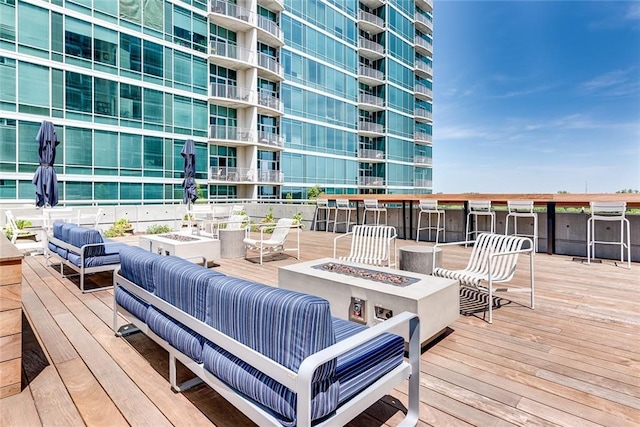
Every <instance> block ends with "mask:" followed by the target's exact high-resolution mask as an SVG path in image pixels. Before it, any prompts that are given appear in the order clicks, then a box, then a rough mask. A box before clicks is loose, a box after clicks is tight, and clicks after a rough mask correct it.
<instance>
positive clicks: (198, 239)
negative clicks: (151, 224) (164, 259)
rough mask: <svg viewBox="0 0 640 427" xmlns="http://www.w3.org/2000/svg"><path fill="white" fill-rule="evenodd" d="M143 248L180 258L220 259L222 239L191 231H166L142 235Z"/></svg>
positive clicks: (195, 260) (141, 244) (197, 259)
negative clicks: (199, 234) (190, 232)
mask: <svg viewBox="0 0 640 427" xmlns="http://www.w3.org/2000/svg"><path fill="white" fill-rule="evenodd" d="M173 236H178V237H177V238H175V239H174V238H171V237H173ZM138 242H139V243H138V244H139V246H140V247H141V248H143V249H146V250H148V251H150V252H155V253H159V254H161V255H174V256H177V257H180V258H185V259H189V260H192V261H194V262H200V260H202V258H205V260H206V262H207V263H208V262H212V261H214V260H218V259H220V240H218V239H211V238H208V237H203V236H197V235H193V234H189V233H166V234H147V235H141V236H140V237H139V240H138Z"/></svg>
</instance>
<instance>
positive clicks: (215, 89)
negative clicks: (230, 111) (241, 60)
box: [209, 83, 253, 108]
mask: <svg viewBox="0 0 640 427" xmlns="http://www.w3.org/2000/svg"><path fill="white" fill-rule="evenodd" d="M252 94H253V91H252V90H249V89H248V88H244V87H238V86H233V85H228V84H222V83H210V84H209V100H210V101H214V102H215V103H216V104H218V105H222V106H225V107H231V108H246V107H249V106H251V105H252V99H251V98H252Z"/></svg>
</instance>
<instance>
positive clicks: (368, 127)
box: [358, 120, 384, 137]
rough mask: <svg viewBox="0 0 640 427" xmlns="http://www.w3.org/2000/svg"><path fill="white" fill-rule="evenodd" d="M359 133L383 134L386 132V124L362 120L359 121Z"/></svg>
mask: <svg viewBox="0 0 640 427" xmlns="http://www.w3.org/2000/svg"><path fill="white" fill-rule="evenodd" d="M358 134H359V135H363V136H373V137H376V136H381V135H383V134H384V125H381V124H379V123H373V122H367V121H365V120H360V121H359V122H358Z"/></svg>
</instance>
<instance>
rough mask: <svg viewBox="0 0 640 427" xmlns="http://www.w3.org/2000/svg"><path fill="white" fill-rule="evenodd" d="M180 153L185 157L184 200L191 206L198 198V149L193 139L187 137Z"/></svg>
mask: <svg viewBox="0 0 640 427" xmlns="http://www.w3.org/2000/svg"><path fill="white" fill-rule="evenodd" d="M180 155H181V156H182V157H183V158H184V180H183V181H182V188H184V196H183V201H184V203H185V204H188V205H189V206H190V205H191V203H194V202H195V201H196V200H197V199H198V192H197V191H196V180H195V178H194V177H195V174H196V149H195V145H194V143H193V140H192V139H187V141H186V142H185V143H184V147H182V151H181V152H180Z"/></svg>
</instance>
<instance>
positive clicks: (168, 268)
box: [153, 256, 224, 321]
mask: <svg viewBox="0 0 640 427" xmlns="http://www.w3.org/2000/svg"><path fill="white" fill-rule="evenodd" d="M217 276H224V275H223V274H222V273H219V272H217V271H213V270H209V269H207V268H204V267H201V266H199V265H196V264H193V263H191V262H189V261H186V260H184V259H182V258H178V257H175V256H165V257H163V258H162V262H159V263H158V264H156V266H155V268H154V270H153V281H154V282H155V286H156V290H155V294H156V295H157V296H158V297H159V298H162V299H163V300H165V301H167V302H169V303H171V304H172V305H174V306H175V307H177V308H179V309H180V310H182V311H184V312H186V313H188V314H190V315H192V316H193V317H195V318H196V319H198V320H200V321H204V319H205V314H206V310H205V305H206V290H207V287H209V286H210V284H209V279H210V278H212V277H217Z"/></svg>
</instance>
